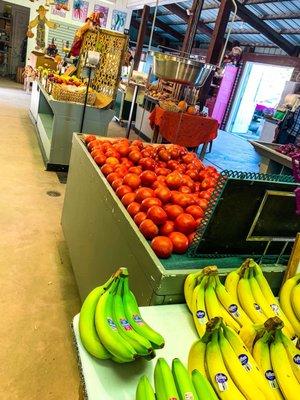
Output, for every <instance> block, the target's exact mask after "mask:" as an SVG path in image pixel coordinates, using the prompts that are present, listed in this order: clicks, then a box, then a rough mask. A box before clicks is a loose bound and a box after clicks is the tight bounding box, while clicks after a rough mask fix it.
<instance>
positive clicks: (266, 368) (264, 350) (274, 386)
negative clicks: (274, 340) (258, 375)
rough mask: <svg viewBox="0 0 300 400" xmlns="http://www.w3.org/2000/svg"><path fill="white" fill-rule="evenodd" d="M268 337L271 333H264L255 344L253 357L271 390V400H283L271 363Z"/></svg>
mask: <svg viewBox="0 0 300 400" xmlns="http://www.w3.org/2000/svg"><path fill="white" fill-rule="evenodd" d="M270 335H271V333H269V332H266V333H265V334H264V336H263V337H261V338H260V339H258V340H257V341H256V342H255V345H254V348H253V357H254V359H255V361H256V363H257V365H258V367H259V368H260V370H261V372H262V373H263V375H264V378H265V380H266V382H267V383H268V386H269V388H270V389H271V390H272V393H273V399H275V400H284V398H283V396H282V394H281V391H280V389H279V386H278V383H277V379H276V376H275V373H274V371H273V367H272V363H271V356H270V349H269V343H268V341H269V339H270Z"/></svg>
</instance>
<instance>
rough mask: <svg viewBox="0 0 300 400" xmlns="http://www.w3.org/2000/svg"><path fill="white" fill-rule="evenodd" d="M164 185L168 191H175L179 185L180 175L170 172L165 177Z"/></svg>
mask: <svg viewBox="0 0 300 400" xmlns="http://www.w3.org/2000/svg"><path fill="white" fill-rule="evenodd" d="M166 184H167V186H168V188H169V189H172V190H173V189H177V188H179V186H180V185H181V175H180V174H178V173H177V172H171V174H169V175H167V176H166Z"/></svg>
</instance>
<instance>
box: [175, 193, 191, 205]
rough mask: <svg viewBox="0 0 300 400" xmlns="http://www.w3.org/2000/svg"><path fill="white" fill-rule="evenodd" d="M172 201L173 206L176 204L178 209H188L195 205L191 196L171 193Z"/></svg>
mask: <svg viewBox="0 0 300 400" xmlns="http://www.w3.org/2000/svg"><path fill="white" fill-rule="evenodd" d="M172 200H173V203H174V204H178V205H179V206H180V207H183V208H185V207H188V206H190V205H192V204H194V203H195V199H194V197H193V195H191V194H185V193H179V192H173V193H172Z"/></svg>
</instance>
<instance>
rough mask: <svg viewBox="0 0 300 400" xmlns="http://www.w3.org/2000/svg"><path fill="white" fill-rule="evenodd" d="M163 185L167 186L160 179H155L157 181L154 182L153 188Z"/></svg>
mask: <svg viewBox="0 0 300 400" xmlns="http://www.w3.org/2000/svg"><path fill="white" fill-rule="evenodd" d="M162 187H164V188H166V187H167V186H166V184H165V183H163V182H160V181H155V182H154V183H153V185H152V189H153V190H154V189H157V188H162Z"/></svg>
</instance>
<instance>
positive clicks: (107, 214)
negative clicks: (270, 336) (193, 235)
mask: <svg viewBox="0 0 300 400" xmlns="http://www.w3.org/2000/svg"><path fill="white" fill-rule="evenodd" d="M62 228H63V232H64V235H65V239H66V242H67V245H68V248H69V253H70V257H71V261H72V266H73V270H74V274H75V278H76V281H77V285H78V288H79V293H80V296H81V299H82V300H84V298H85V297H86V295H87V294H88V293H89V292H90V291H91V290H92V289H93V288H94V287H96V286H97V285H99V284H101V282H104V281H105V280H106V279H107V277H108V276H110V275H111V274H112V273H113V272H114V271H115V270H116V269H117V268H118V267H122V266H124V267H127V268H128V270H129V273H130V275H131V280H130V282H131V286H132V290H133V292H134V293H135V294H136V297H137V299H138V302H139V304H140V305H156V304H167V303H180V302H183V301H184V296H183V283H184V280H185V277H186V276H187V275H188V274H189V273H191V272H194V271H195V269H199V268H202V267H204V266H208V265H217V266H218V267H219V271H220V274H221V275H223V276H225V275H226V274H227V273H228V272H229V271H231V270H233V269H235V268H237V267H238V266H240V264H241V263H242V261H243V260H244V259H245V256H240V257H239V256H234V257H226V258H219V259H216V258H212V257H205V256H198V257H194V258H192V257H190V256H188V255H173V256H172V257H171V258H170V259H167V260H161V259H159V258H158V257H157V256H156V255H155V254H154V252H153V251H152V249H151V247H150V245H149V243H148V241H147V240H146V239H145V238H144V237H143V235H142V234H141V233H140V231H139V229H138V227H137V226H136V225H135V223H134V221H133V220H132V218H131V217H130V216H129V214H128V213H127V211H126V209H125V207H124V206H123V204H122V203H121V201H120V200H119V198H118V197H117V196H116V194H115V192H114V191H113V189H112V188H111V187H110V185H109V183H108V182H107V181H106V179H105V177H104V175H103V174H102V173H101V171H100V169H99V167H98V166H97V164H96V163H95V162H94V160H93V158H92V157H91V155H90V153H89V152H88V150H87V148H86V146H85V144H84V143H83V137H82V135H79V134H74V136H73V147H72V153H71V160H70V169H69V175H68V182H67V188H66V195H65V202H64V207H63V213H62ZM264 270H265V273H266V277H267V279H269V281H270V282H271V284H272V287H273V288H275V290H278V288H279V287H280V283H281V281H282V275H283V273H284V271H285V266H284V265H269V266H265V267H264Z"/></svg>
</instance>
